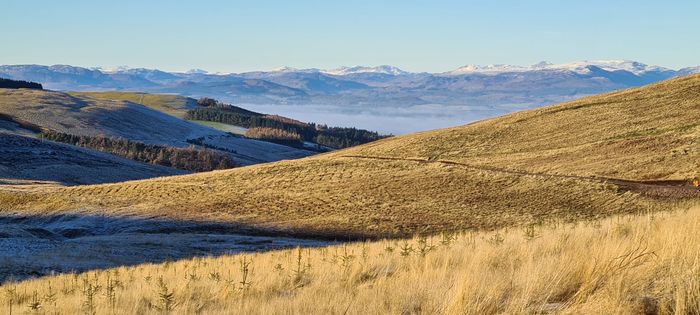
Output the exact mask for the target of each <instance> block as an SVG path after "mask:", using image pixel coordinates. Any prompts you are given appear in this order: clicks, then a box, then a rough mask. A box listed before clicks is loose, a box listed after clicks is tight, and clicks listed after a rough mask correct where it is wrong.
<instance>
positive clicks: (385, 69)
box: [321, 65, 408, 75]
mask: <svg viewBox="0 0 700 315" xmlns="http://www.w3.org/2000/svg"><path fill="white" fill-rule="evenodd" d="M321 72H323V73H325V74H332V75H348V74H357V73H379V74H389V75H402V74H407V73H408V72H406V71H403V70H401V69H399V68H397V67H394V66H388V65H381V66H376V67H364V66H355V67H340V68H337V69H332V70H323V71H321Z"/></svg>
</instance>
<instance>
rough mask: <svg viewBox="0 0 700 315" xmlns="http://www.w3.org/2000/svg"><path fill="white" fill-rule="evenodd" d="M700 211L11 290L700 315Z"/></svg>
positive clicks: (452, 310) (182, 301) (114, 297)
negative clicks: (699, 313) (698, 314)
mask: <svg viewBox="0 0 700 315" xmlns="http://www.w3.org/2000/svg"><path fill="white" fill-rule="evenodd" d="M699 227H700V208H697V207H694V208H691V210H681V211H675V212H657V213H650V214H643V215H636V216H618V217H612V218H608V219H605V220H603V221H582V222H579V223H566V224H565V223H549V224H546V225H531V226H527V227H522V228H511V229H507V230H499V231H492V232H472V233H459V234H443V235H440V236H434V237H428V238H413V239H406V240H385V241H377V242H368V243H351V244H344V245H336V246H330V247H326V248H306V249H292V250H281V251H273V252H267V253H257V254H239V255H231V256H222V257H218V258H193V259H186V260H181V261H177V262H167V263H162V264H145V265H139V266H135V267H120V268H116V269H108V270H101V271H91V272H87V273H81V274H75V275H72V274H65V275H59V276H53V277H44V278H39V279H35V280H29V281H24V282H20V283H6V284H4V285H3V286H2V287H0V290H2V292H3V302H2V310H3V312H8V311H9V310H10V308H12V309H13V311H15V312H18V313H19V312H24V311H31V310H32V308H38V309H41V310H42V311H45V312H48V313H53V312H56V311H57V312H60V313H63V314H74V313H79V312H88V313H90V312H97V313H100V314H109V313H115V314H149V313H153V314H155V313H164V312H170V313H178V314H192V313H241V314H463V313H467V314H491V313H508V314H511V313H582V314H620V313H621V314H640V313H641V314H656V313H659V314H697V313H698V312H699V311H700V295H699V293H698V292H700V238H698V237H697V236H696V232H697V230H698V228H699Z"/></svg>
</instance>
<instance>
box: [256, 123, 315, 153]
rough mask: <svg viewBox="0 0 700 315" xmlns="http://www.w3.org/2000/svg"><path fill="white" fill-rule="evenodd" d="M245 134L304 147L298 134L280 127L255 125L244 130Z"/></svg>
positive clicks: (291, 145)
mask: <svg viewBox="0 0 700 315" xmlns="http://www.w3.org/2000/svg"><path fill="white" fill-rule="evenodd" d="M245 136H246V137H248V138H252V139H259V140H264V141H269V142H273V143H277V144H282V145H286V146H290V147H295V148H304V143H303V142H302V141H301V137H300V136H299V134H297V133H294V132H289V131H285V130H282V129H274V128H262V127H255V128H250V129H248V131H246V133H245Z"/></svg>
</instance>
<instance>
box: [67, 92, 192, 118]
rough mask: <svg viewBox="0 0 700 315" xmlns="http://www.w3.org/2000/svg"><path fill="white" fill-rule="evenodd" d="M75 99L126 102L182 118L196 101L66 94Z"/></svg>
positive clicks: (163, 96)
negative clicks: (85, 98)
mask: <svg viewBox="0 0 700 315" xmlns="http://www.w3.org/2000/svg"><path fill="white" fill-rule="evenodd" d="M68 94H70V95H73V96H77V97H88V98H94V99H99V100H115V101H127V102H132V103H136V104H141V105H144V106H147V107H150V108H153V109H155V110H158V111H161V112H163V113H166V114H169V115H172V116H175V117H177V118H184V117H185V114H186V113H187V110H190V109H192V108H194V107H196V106H197V100H195V99H193V98H189V97H185V96H180V95H172V94H150V93H143V92H114V91H112V92H68Z"/></svg>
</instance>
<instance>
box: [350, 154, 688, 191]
mask: <svg viewBox="0 0 700 315" xmlns="http://www.w3.org/2000/svg"><path fill="white" fill-rule="evenodd" d="M342 157H345V158H356V159H371V160H386V161H409V162H417V163H424V164H429V163H436V164H445V165H454V166H458V167H464V168H469V169H473V170H480V171H489V172H495V173H505V174H513V175H518V176H531V177H540V178H564V179H576V180H583V181H590V182H596V183H606V184H613V185H615V186H617V187H619V188H620V189H621V190H623V191H631V192H636V193H640V194H642V195H645V196H648V197H653V198H671V199H685V198H695V197H700V188H696V187H693V186H691V185H689V184H688V181H686V180H657V181H639V180H629V179H620V178H607V177H595V176H578V175H563V174H547V173H536V172H534V173H533V172H526V171H520V170H509V169H504V168H498V167H493V166H484V165H473V164H467V163H461V162H456V161H450V160H428V159H420V158H399V157H386V156H368V155H343V156H342Z"/></svg>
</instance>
